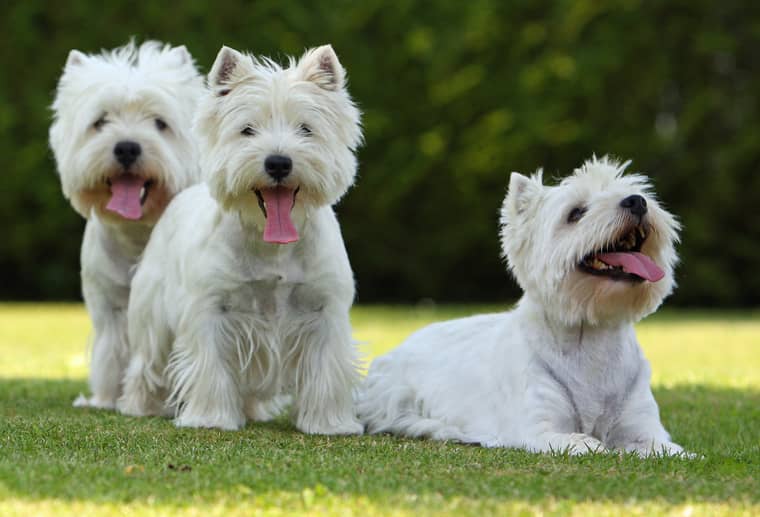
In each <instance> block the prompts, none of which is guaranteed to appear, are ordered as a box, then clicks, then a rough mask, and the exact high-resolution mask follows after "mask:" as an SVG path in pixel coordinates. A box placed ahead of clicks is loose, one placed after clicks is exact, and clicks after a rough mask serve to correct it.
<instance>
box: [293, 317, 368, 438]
mask: <svg viewBox="0 0 760 517" xmlns="http://www.w3.org/2000/svg"><path fill="white" fill-rule="evenodd" d="M307 326H308V327H309V328H307V329H305V330H304V329H302V331H303V332H301V338H300V339H298V343H297V344H296V345H295V346H296V347H297V349H296V358H295V361H296V364H295V366H294V368H295V375H296V400H295V407H294V413H293V415H294V420H295V425H296V427H297V428H298V429H299V430H300V431H303V432H304V433H308V434H362V432H363V426H362V425H361V424H360V423H359V421H358V420H357V419H356V415H355V412H354V404H353V397H352V389H353V387H354V386H355V385H356V384H357V382H358V373H357V365H358V357H357V352H356V349H355V347H354V344H353V340H352V339H351V325H350V323H349V319H348V311H347V310H342V309H340V308H333V309H332V310H330V309H328V308H325V309H324V310H323V311H322V312H320V313H317V314H316V315H315V319H314V320H313V321H312V322H310V323H309V324H307Z"/></svg>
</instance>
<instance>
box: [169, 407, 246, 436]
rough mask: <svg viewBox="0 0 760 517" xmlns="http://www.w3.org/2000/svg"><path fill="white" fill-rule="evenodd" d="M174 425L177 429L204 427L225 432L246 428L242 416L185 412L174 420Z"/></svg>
mask: <svg viewBox="0 0 760 517" xmlns="http://www.w3.org/2000/svg"><path fill="white" fill-rule="evenodd" d="M174 425H176V426H177V427H204V428H210V429H221V430H223V431H238V430H240V429H242V428H243V427H244V426H245V417H244V416H243V415H242V414H239V415H235V414H230V415H222V414H217V415H198V414H193V413H192V412H189V411H183V412H182V413H181V414H180V415H179V416H178V417H177V418H175V419H174Z"/></svg>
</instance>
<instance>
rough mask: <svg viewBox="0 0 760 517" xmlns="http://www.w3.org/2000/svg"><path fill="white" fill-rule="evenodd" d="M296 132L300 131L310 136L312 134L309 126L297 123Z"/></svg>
mask: <svg viewBox="0 0 760 517" xmlns="http://www.w3.org/2000/svg"><path fill="white" fill-rule="evenodd" d="M298 132H299V133H301V134H302V135H303V136H311V135H313V134H314V133H312V132H311V128H310V127H309V126H307V125H306V124H301V125H299V126H298Z"/></svg>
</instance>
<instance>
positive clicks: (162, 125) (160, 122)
mask: <svg viewBox="0 0 760 517" xmlns="http://www.w3.org/2000/svg"><path fill="white" fill-rule="evenodd" d="M167 127H169V125H168V124H167V123H166V122H164V120H163V119H160V118H157V119H156V129H158V130H159V131H163V130H165V129H166V128H167Z"/></svg>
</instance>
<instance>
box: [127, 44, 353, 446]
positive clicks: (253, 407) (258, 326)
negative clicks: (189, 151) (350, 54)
mask: <svg viewBox="0 0 760 517" xmlns="http://www.w3.org/2000/svg"><path fill="white" fill-rule="evenodd" d="M195 127H196V129H197V131H198V134H199V140H200V145H201V163H202V169H203V173H204V174H205V176H206V184H204V185H199V186H196V187H193V188H190V189H188V190H186V191H185V192H184V193H182V194H180V195H179V196H178V197H177V198H176V199H175V200H174V201H173V202H172V203H171V205H170V206H169V208H168V209H167V211H166V213H165V215H164V217H163V218H162V219H161V221H159V223H158V225H157V226H156V228H155V230H154V233H153V237H152V238H151V240H150V243H149V244H148V247H147V248H146V251H145V256H144V258H143V260H142V261H141V263H140V266H139V268H138V270H137V272H136V273H135V278H134V281H133V284H132V290H133V292H132V297H131V298H130V302H129V339H130V344H131V346H132V348H133V357H132V361H131V363H130V366H129V370H128V372H127V376H126V379H125V383H124V396H123V397H122V398H121V399H120V401H119V408H120V410H121V411H122V412H124V413H127V414H131V415H146V414H158V413H164V412H165V411H166V407H165V403H166V401H167V397H168V400H169V401H170V404H174V405H175V406H176V408H177V418H176V424H177V425H179V426H187V427H218V428H221V429H238V428H240V427H242V426H243V425H244V424H245V422H246V420H247V419H252V420H265V419H268V418H271V417H272V416H273V415H274V414H275V413H276V411H277V409H278V406H279V404H278V403H277V402H278V401H280V400H282V398H281V397H282V396H284V395H286V394H287V395H290V394H292V395H293V396H294V403H293V406H294V409H293V419H294V421H295V425H296V427H297V428H298V429H300V430H301V431H304V432H306V433H326V434H347V433H361V432H362V426H361V424H360V423H359V422H358V421H357V420H356V416H355V414H354V407H353V400H352V397H351V392H352V389H353V388H354V386H355V384H356V382H357V381H358V372H357V369H356V367H357V351H356V349H355V347H354V344H353V341H352V339H351V326H350V323H349V309H350V307H351V303H352V301H353V297H354V282H353V275H352V273H351V267H350V265H349V262H348V257H347V255H346V250H345V247H344V245H343V240H342V238H341V234H340V228H339V226H338V222H337V220H336V218H335V214H334V213H333V211H332V208H331V205H332V204H334V203H335V202H337V200H338V199H339V198H340V197H341V196H342V195H343V194H344V193H345V192H346V190H347V189H348V188H349V187H350V186H351V185H352V183H353V181H354V176H355V173H356V158H355V156H354V150H355V149H356V147H357V146H358V145H359V143H360V141H361V128H360V125H359V111H358V110H357V109H356V107H355V106H354V104H353V102H352V101H351V98H350V96H349V94H348V92H347V90H346V88H345V71H344V69H343V67H342V66H341V64H340V63H339V62H338V58H337V56H336V55H335V53H334V52H333V50H332V48H331V47H330V46H329V45H328V46H324V47H320V48H318V49H315V50H311V51H308V52H307V53H306V54H304V56H303V57H302V58H301V59H300V60H299V61H298V62H296V61H295V60H291V62H290V65H289V66H288V67H286V68H281V67H280V66H279V65H277V64H275V63H273V62H271V61H269V60H259V59H255V58H251V56H248V55H243V54H241V53H239V52H237V51H235V50H233V49H230V48H226V47H225V48H223V49H222V50H221V51H220V52H219V55H218V57H217V59H216V61H215V63H214V65H213V67H212V70H211V73H210V74H209V92H208V93H207V94H206V96H205V97H204V99H203V101H202V102H201V105H200V108H199V110H198V113H197V116H196V124H195Z"/></svg>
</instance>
